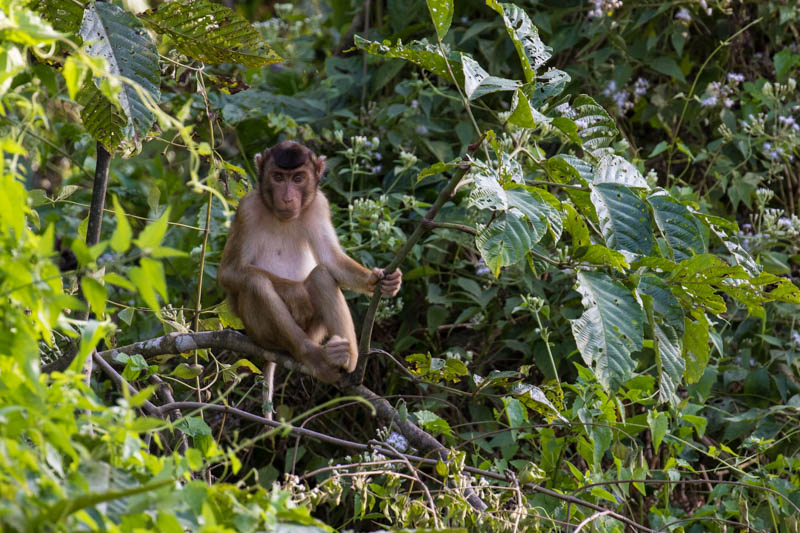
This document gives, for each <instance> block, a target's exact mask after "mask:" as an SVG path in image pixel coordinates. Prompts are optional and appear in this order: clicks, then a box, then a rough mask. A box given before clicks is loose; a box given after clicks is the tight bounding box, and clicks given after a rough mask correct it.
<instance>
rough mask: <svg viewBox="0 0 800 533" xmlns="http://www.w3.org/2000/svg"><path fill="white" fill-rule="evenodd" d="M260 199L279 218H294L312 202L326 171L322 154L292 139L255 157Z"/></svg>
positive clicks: (284, 219)
mask: <svg viewBox="0 0 800 533" xmlns="http://www.w3.org/2000/svg"><path fill="white" fill-rule="evenodd" d="M255 163H256V169H257V171H258V180H259V186H260V191H261V199H262V200H263V201H264V205H266V206H267V209H269V210H270V211H272V212H273V213H274V214H275V216H276V217H278V218H279V219H280V220H282V221H284V222H285V221H289V220H293V219H295V218H297V217H299V216H300V214H301V213H302V212H303V211H304V210H305V209H306V208H307V207H308V206H309V205H311V202H313V201H314V196H316V194H317V187H318V186H319V180H320V178H321V177H322V174H323V173H324V172H325V156H320V157H317V156H316V154H314V152H312V151H311V150H309V149H308V148H307V147H305V146H304V145H302V144H300V143H298V142H295V141H283V142H282V143H279V144H276V145H275V146H273V147H272V148H267V149H266V150H264V152H263V153H261V154H257V155H256V158H255Z"/></svg>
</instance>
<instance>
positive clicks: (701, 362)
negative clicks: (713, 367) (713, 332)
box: [683, 312, 710, 383]
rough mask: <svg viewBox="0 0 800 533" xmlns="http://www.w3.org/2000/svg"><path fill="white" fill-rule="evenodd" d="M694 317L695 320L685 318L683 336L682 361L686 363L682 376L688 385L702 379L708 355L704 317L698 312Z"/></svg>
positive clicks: (706, 326) (706, 323) (706, 325)
mask: <svg viewBox="0 0 800 533" xmlns="http://www.w3.org/2000/svg"><path fill="white" fill-rule="evenodd" d="M696 316H697V320H692V319H690V318H689V317H687V318H686V321H685V328H684V329H685V330H686V334H685V335H684V336H683V359H684V361H686V370H685V372H684V376H685V377H686V381H688V382H689V383H697V382H698V381H700V378H702V377H703V373H704V372H705V371H706V366H707V365H708V357H709V354H710V347H709V344H708V321H707V320H706V315H705V313H702V312H700V313H699V314H698V315H696Z"/></svg>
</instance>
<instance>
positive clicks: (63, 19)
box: [28, 0, 84, 33]
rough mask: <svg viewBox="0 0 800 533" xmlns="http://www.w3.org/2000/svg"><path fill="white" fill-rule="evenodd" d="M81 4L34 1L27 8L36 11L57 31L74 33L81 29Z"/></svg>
mask: <svg viewBox="0 0 800 533" xmlns="http://www.w3.org/2000/svg"><path fill="white" fill-rule="evenodd" d="M81 4H82V2H74V1H73V0H34V1H32V2H31V3H30V4H28V7H30V8H31V9H33V10H34V11H37V12H38V13H39V14H40V15H42V17H43V18H44V19H45V20H47V21H48V22H49V23H51V24H52V25H53V28H55V29H56V30H58V31H61V32H64V33H75V32H77V31H78V29H79V28H80V27H81V19H82V18H83V9H84V8H83V6H82V5H81Z"/></svg>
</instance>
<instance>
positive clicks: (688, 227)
mask: <svg viewBox="0 0 800 533" xmlns="http://www.w3.org/2000/svg"><path fill="white" fill-rule="evenodd" d="M647 202H648V203H649V204H650V207H652V208H653V217H654V218H655V220H656V225H657V226H658V229H660V230H661V233H663V234H664V236H665V237H666V239H667V244H669V248H670V251H671V252H672V257H671V259H673V260H674V261H675V262H676V263H680V262H681V261H683V260H684V259H687V258H689V257H691V256H693V255H696V254H704V253H705V252H706V249H705V243H704V242H703V238H702V237H701V236H700V228H699V227H698V223H697V219H696V218H695V217H694V216H692V214H691V213H690V212H689V210H688V209H686V207H684V205H683V204H681V203H680V202H678V201H677V200H675V199H674V198H672V197H671V196H670V195H669V194H668V193H667V192H666V191H659V192H656V193H653V194H651V195H650V196H648V197H647Z"/></svg>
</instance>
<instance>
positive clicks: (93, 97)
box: [78, 80, 127, 154]
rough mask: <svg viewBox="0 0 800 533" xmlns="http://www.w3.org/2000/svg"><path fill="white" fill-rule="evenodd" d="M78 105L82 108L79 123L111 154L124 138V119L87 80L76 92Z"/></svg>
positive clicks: (90, 81)
mask: <svg viewBox="0 0 800 533" xmlns="http://www.w3.org/2000/svg"><path fill="white" fill-rule="evenodd" d="M78 103H79V104H80V105H81V106H82V107H81V121H83V126H84V127H85V128H86V131H88V132H89V133H90V134H91V135H92V137H94V138H95V139H97V140H98V141H100V142H101V143H102V144H103V146H105V148H106V150H108V152H109V153H112V154H113V153H114V151H115V150H116V149H117V148H118V147H119V145H120V143H121V142H122V140H123V138H124V137H125V134H124V132H123V130H124V129H125V124H126V122H127V120H126V119H125V117H124V116H123V115H122V113H121V112H120V110H119V109H118V108H117V107H116V106H115V105H114V104H113V103H111V102H110V101H109V100H108V98H106V97H105V95H103V93H101V92H100V89H98V88H97V87H96V86H95V84H94V82H93V81H92V80H87V82H86V83H85V84H84V85H83V89H81V90H80V92H78Z"/></svg>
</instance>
